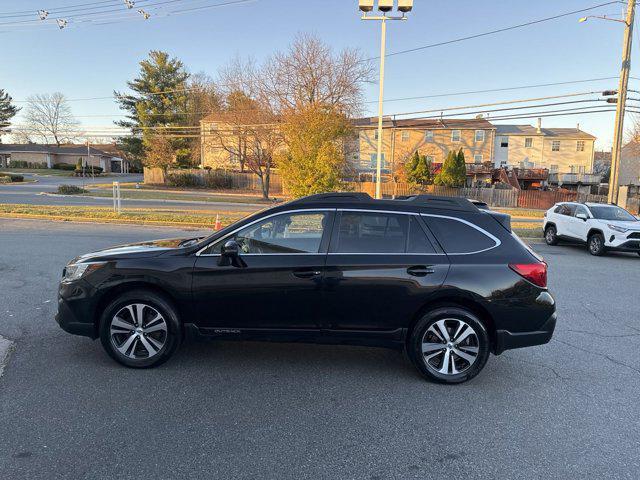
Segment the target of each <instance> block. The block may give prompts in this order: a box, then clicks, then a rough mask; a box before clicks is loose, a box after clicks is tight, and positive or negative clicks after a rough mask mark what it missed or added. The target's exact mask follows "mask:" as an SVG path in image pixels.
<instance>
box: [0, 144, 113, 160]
mask: <svg viewBox="0 0 640 480" xmlns="http://www.w3.org/2000/svg"><path fill="white" fill-rule="evenodd" d="M89 149H90V154H91V155H95V156H102V157H112V156H113V155H111V154H109V153H105V152H103V151H102V150H98V149H97V148H94V147H89ZM12 152H34V153H52V154H56V155H86V154H87V147H86V146H85V145H63V146H61V147H58V146H56V145H44V144H41V143H0V153H12Z"/></svg>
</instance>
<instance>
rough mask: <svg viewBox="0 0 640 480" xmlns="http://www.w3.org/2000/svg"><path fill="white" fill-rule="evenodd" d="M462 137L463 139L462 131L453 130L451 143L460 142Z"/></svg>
mask: <svg viewBox="0 0 640 480" xmlns="http://www.w3.org/2000/svg"><path fill="white" fill-rule="evenodd" d="M460 137H461V132H460V130H452V131H451V141H452V142H459V141H460Z"/></svg>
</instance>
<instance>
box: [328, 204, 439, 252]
mask: <svg viewBox="0 0 640 480" xmlns="http://www.w3.org/2000/svg"><path fill="white" fill-rule="evenodd" d="M413 217H414V216H412V215H398V214H391V213H382V212H380V213H374V212H342V215H341V218H340V225H339V227H338V228H339V230H338V236H337V245H336V246H335V247H332V251H334V252H336V253H434V251H435V250H434V249H433V246H432V245H431V243H430V242H429V239H428V238H427V236H426V234H425V233H424V230H422V227H421V226H420V224H419V222H418V220H417V219H416V218H413Z"/></svg>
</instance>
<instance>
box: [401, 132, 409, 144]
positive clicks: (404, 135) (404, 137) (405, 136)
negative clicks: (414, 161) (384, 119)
mask: <svg viewBox="0 0 640 480" xmlns="http://www.w3.org/2000/svg"><path fill="white" fill-rule="evenodd" d="M400 139H401V140H402V141H403V142H408V141H409V132H408V131H407V130H403V131H402V133H401V134H400Z"/></svg>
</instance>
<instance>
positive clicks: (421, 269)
mask: <svg viewBox="0 0 640 480" xmlns="http://www.w3.org/2000/svg"><path fill="white" fill-rule="evenodd" d="M407 273H408V274H409V275H413V276H414V277H425V276H427V275H431V274H432V273H435V269H434V268H433V266H431V265H426V266H425V265H416V266H415V267H409V268H407Z"/></svg>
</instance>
